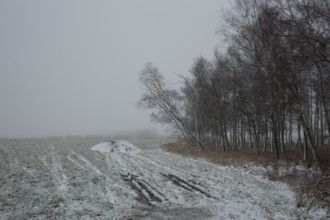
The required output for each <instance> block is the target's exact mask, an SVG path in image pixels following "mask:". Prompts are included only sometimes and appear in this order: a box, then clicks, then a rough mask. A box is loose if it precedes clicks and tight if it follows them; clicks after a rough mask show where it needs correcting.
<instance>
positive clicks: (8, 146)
mask: <svg viewBox="0 0 330 220" xmlns="http://www.w3.org/2000/svg"><path fill="white" fill-rule="evenodd" d="M139 146H140V147H139V148H138V147H136V146H134V145H133V144H130V143H129V142H127V141H114V142H111V141H109V142H102V141H101V140H64V141H61V140H57V141H48V140H25V141H24V140H19V141H4V142H1V143H0V159H1V161H0V216H1V218H0V219H54V218H58V219H325V218H327V217H329V216H327V213H326V212H327V210H325V209H314V210H307V209H306V208H297V206H296V200H295V195H294V193H293V192H292V191H290V189H289V187H288V186H287V185H285V184H283V183H280V182H273V181H270V180H267V179H265V178H263V177H262V176H261V175H256V174H251V172H248V171H246V170H245V169H241V168H237V167H236V168H235V167H228V166H227V167H222V166H219V165H214V164H212V163H209V162H206V161H204V160H196V159H190V158H187V157H183V156H179V155H174V154H171V153H168V152H164V151H163V150H161V149H159V148H158V147H157V146H154V147H152V146H150V145H148V146H143V145H139ZM163 174H171V175H173V176H176V177H178V178H179V179H181V180H182V181H185V182H186V183H188V184H191V187H190V186H189V185H187V186H186V185H184V186H185V187H186V188H184V187H182V186H180V185H178V184H176V183H175V182H174V181H172V180H171V179H169V178H167V177H166V175H163ZM122 175H123V176H126V177H127V179H129V180H132V178H131V177H132V176H133V177H134V181H132V182H131V181H129V180H126V181H125V178H123V176H122ZM139 183H142V184H143V186H141V185H139ZM134 184H135V185H134ZM138 188H140V189H141V192H139V191H138V190H137V189H138ZM196 189H198V190H196ZM148 190H150V191H151V192H153V194H154V196H157V197H158V198H159V200H161V201H159V200H153V201H152V205H148V204H147V203H145V202H144V201H143V200H142V198H141V197H143V196H141V195H142V194H144V195H145V196H146V197H148V196H149V197H152V194H148V192H147V191H148ZM199 190H200V191H199ZM202 192H205V193H202ZM151 199H152V198H151Z"/></svg>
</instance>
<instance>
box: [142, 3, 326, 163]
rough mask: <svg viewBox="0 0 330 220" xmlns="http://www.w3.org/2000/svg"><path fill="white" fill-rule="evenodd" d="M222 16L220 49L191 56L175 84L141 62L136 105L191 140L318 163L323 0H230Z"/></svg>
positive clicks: (322, 130) (322, 127)
mask: <svg viewBox="0 0 330 220" xmlns="http://www.w3.org/2000/svg"><path fill="white" fill-rule="evenodd" d="M224 18H225V21H226V25H225V27H224V28H223V29H221V30H219V33H220V32H221V34H222V36H225V40H226V44H227V45H228V49H227V51H226V52H219V51H216V52H215V56H214V59H213V60H212V61H210V60H207V59H205V58H203V57H199V58H197V59H196V60H195V61H194V63H193V65H192V67H191V71H190V73H191V75H190V76H188V77H183V76H181V78H182V81H183V84H182V87H181V89H180V90H177V89H172V88H169V85H167V84H166V83H165V80H164V78H163V76H162V75H161V73H160V72H159V70H158V69H157V67H155V66H153V65H152V64H151V63H148V64H146V66H145V67H144V69H143V70H142V71H141V73H140V82H141V83H142V85H143V86H144V89H145V93H144V95H143V97H142V98H141V100H140V101H139V105H140V106H141V107H144V108H147V109H154V110H156V111H155V112H154V113H153V114H152V118H153V119H154V120H155V121H157V122H160V123H163V124H167V125H169V126H170V127H171V128H172V129H173V131H176V132H178V133H180V134H181V135H182V136H183V137H184V139H185V140H186V141H187V143H189V144H190V145H191V146H195V147H198V148H201V149H205V148H209V147H214V148H219V149H222V150H224V151H227V150H242V149H244V148H245V147H247V146H249V147H251V148H253V149H254V151H255V152H256V153H259V152H260V151H272V152H274V153H275V154H276V155H277V157H279V156H280V154H283V153H285V151H286V150H287V149H295V150H299V151H301V152H302V155H303V158H304V159H306V156H307V152H311V155H312V157H313V159H314V161H315V162H319V152H320V151H322V150H327V149H328V147H329V135H330V1H324V0H297V1H293V0H236V1H235V4H234V6H233V8H232V9H231V10H230V11H229V12H228V13H227V14H226V15H224Z"/></svg>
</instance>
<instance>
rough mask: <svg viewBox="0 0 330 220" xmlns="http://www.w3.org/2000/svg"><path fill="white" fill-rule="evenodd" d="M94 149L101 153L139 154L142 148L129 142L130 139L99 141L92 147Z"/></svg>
mask: <svg viewBox="0 0 330 220" xmlns="http://www.w3.org/2000/svg"><path fill="white" fill-rule="evenodd" d="M91 150H93V151H98V152H101V153H125V154H137V153H139V152H140V151H141V150H140V149H139V148H138V147H136V146H134V145H133V144H131V143H129V142H128V141H124V140H120V141H115V140H111V141H106V142H102V143H99V144H97V145H95V146H93V147H92V148H91Z"/></svg>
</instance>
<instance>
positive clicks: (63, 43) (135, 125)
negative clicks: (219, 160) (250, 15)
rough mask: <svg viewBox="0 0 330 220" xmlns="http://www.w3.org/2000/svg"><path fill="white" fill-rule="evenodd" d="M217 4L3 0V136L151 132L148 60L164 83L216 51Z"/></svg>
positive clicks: (211, 0) (221, 4)
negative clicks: (143, 74)
mask: <svg viewBox="0 0 330 220" xmlns="http://www.w3.org/2000/svg"><path fill="white" fill-rule="evenodd" d="M226 7H228V1H224V0H223V1H219V0H204V1H200V0H180V1H175V0H167V1H157V0H139V1H137V0H130V1H129V0H126V1H120V0H117V1H115V0H113V1H101V0H100V1H66V0H62V1H44V0H40V1H35V0H31V1H25V0H17V1H11V0H3V1H0V30H1V35H0V103H1V105H0V137H36V136H38V137H39V136H49V135H52V136H55V135H87V134H110V133H112V132H119V131H134V130H144V129H153V130H156V129H157V130H159V131H164V128H162V127H161V126H159V125H158V124H154V123H152V122H150V119H149V114H150V112H149V111H145V110H141V109H138V108H137V107H136V103H137V101H138V100H139V98H140V97H141V95H142V93H143V90H142V89H141V86H140V85H139V83H138V73H139V71H140V70H141V69H142V68H143V66H144V64H145V63H146V62H152V63H153V64H155V65H156V66H158V67H159V69H160V71H161V72H162V73H163V74H164V76H165V77H166V78H168V79H169V80H171V81H174V82H175V81H178V80H179V77H178V76H177V74H183V75H187V74H188V72H189V68H190V66H191V64H192V63H193V59H194V58H195V57H198V56H200V55H202V56H205V57H206V58H212V56H213V51H214V48H215V47H216V46H218V47H221V45H219V44H220V37H219V36H218V35H217V34H216V33H215V32H216V30H217V28H219V25H221V19H222V17H221V11H222V8H226Z"/></svg>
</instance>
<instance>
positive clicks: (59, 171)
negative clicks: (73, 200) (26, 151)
mask: <svg viewBox="0 0 330 220" xmlns="http://www.w3.org/2000/svg"><path fill="white" fill-rule="evenodd" d="M50 149H51V151H50V153H49V154H48V155H45V156H44V157H43V158H42V162H43V164H44V165H45V167H46V168H47V169H48V171H49V172H50V173H51V174H52V176H53V178H54V183H55V186H56V188H57V192H58V193H59V194H60V195H61V196H62V197H63V198H67V195H68V191H69V187H68V185H69V182H68V177H67V176H66V175H65V171H64V169H63V167H62V164H61V162H60V159H59V155H58V154H57V153H56V152H55V149H54V146H53V145H51V146H50ZM47 158H49V159H50V161H49V162H48V161H47Z"/></svg>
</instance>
